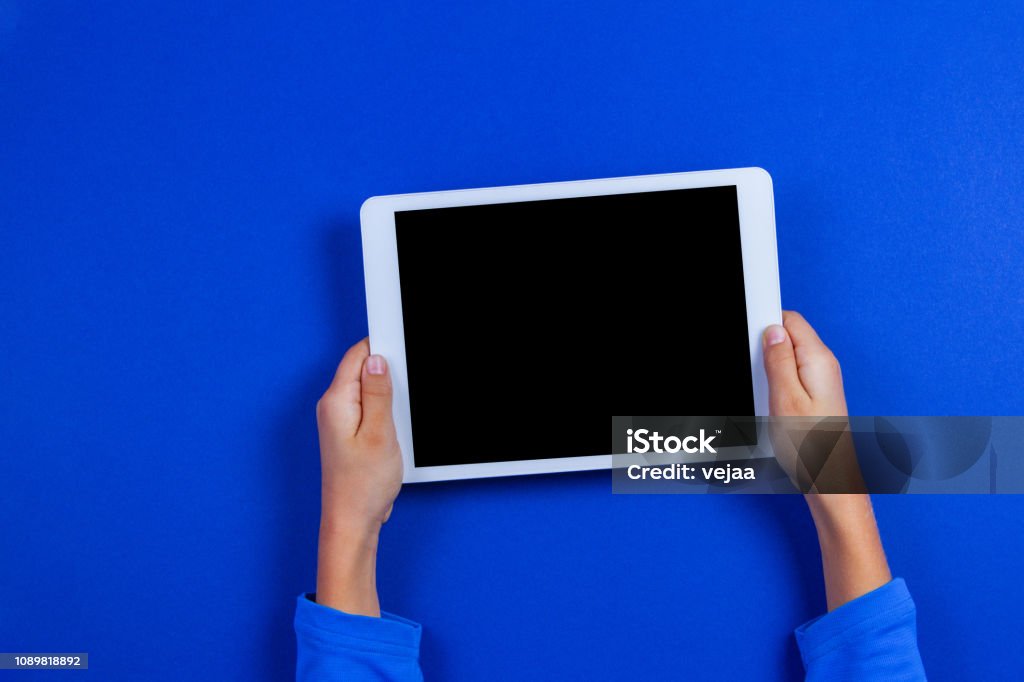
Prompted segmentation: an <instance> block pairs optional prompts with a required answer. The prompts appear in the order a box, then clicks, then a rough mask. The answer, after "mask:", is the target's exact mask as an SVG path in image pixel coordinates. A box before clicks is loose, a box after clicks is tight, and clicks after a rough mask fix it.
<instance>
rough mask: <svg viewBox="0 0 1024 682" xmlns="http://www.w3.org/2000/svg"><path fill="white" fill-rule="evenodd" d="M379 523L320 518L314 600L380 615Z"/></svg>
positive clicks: (345, 609)
mask: <svg viewBox="0 0 1024 682" xmlns="http://www.w3.org/2000/svg"><path fill="white" fill-rule="evenodd" d="M379 531H380V527H379V525H377V526H374V524H369V523H347V522H341V521H336V520H332V519H329V518H326V517H325V518H324V519H322V520H321V522H320V544H319V549H318V554H317V572H316V601H317V603H318V604H322V605H323V606H329V607H331V608H333V609H337V610H339V611H344V612H346V613H350V614H353V615H363V616H374V617H380V602H379V601H378V599H377V539H378V534H379Z"/></svg>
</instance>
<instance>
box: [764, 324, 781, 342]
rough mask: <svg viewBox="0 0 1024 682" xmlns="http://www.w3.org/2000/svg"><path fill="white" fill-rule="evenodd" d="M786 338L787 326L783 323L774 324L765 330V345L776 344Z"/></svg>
mask: <svg viewBox="0 0 1024 682" xmlns="http://www.w3.org/2000/svg"><path fill="white" fill-rule="evenodd" d="M785 340H786V328H785V327H783V326H782V325H778V324H773V325H772V326H770V327H768V328H767V329H765V330H764V345H766V346H774V345H775V344H777V343H782V342H783V341H785Z"/></svg>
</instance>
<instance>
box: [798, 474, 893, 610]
mask: <svg viewBox="0 0 1024 682" xmlns="http://www.w3.org/2000/svg"><path fill="white" fill-rule="evenodd" d="M806 499H807V505H808V507H809V508H810V510H811V516H812V517H813V518H814V525H815V526H816V527H817V530H818V542H819V543H820V545H821V564H822V569H823V571H824V575H825V593H826V596H827V599H828V610H829V611H832V610H834V609H836V608H838V607H840V606H842V605H843V604H845V603H847V602H849V601H852V600H853V599H856V598H857V597H860V596H862V595H865V594H867V593H868V592H871V591H872V590H875V589H877V588H879V587H881V586H882V585H884V584H886V583H887V582H889V581H890V580H891V579H892V575H891V574H890V573H889V564H888V562H887V561H886V559H885V551H884V550H883V549H882V541H881V538H880V537H879V534H878V526H877V524H876V523H875V515H874V511H873V510H872V508H871V498H870V497H868V496H867V495H821V494H812V495H807V496H806Z"/></svg>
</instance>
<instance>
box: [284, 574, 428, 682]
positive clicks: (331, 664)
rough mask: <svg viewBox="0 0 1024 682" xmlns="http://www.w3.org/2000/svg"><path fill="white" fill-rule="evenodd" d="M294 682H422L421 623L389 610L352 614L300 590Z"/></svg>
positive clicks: (296, 625) (296, 626)
mask: <svg viewBox="0 0 1024 682" xmlns="http://www.w3.org/2000/svg"><path fill="white" fill-rule="evenodd" d="M295 638H296V640H297V644H298V660H297V662H296V665H295V679H296V681H297V682H322V681H326V680H331V681H335V680H344V681H345V682H371V681H372V682H383V681H385V680H386V681H388V682H414V681H415V682H422V680H423V673H422V672H420V660H419V659H420V626H419V625H418V624H416V623H413V622H412V621H411V620H406V619H404V618H399V617H398V616H393V615H391V614H389V613H381V617H380V618H372V617H370V616H355V615H352V614H350V613H345V612H343V611H338V610H336V609H332V608H328V607H326V606H321V605H320V604H317V603H316V602H315V601H313V599H312V595H305V594H300V595H299V599H298V605H297V606H296V608H295Z"/></svg>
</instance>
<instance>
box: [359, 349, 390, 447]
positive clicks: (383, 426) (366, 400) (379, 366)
mask: <svg viewBox="0 0 1024 682" xmlns="http://www.w3.org/2000/svg"><path fill="white" fill-rule="evenodd" d="M361 384H362V406H363V420H362V423H360V425H359V431H360V432H363V431H368V432H370V433H371V434H372V433H376V434H382V433H383V432H385V431H386V430H387V429H390V428H391V427H392V425H393V424H394V421H393V417H392V416H391V373H390V372H388V364H387V362H385V360H384V358H383V357H381V356H380V355H370V356H369V357H367V358H366V361H365V362H364V363H363V376H362V380H361Z"/></svg>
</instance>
